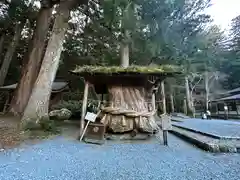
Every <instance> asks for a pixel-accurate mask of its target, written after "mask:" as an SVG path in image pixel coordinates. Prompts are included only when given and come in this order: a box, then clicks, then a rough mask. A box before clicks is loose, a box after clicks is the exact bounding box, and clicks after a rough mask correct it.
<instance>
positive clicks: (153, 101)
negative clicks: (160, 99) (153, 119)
mask: <svg viewBox="0 0 240 180" xmlns="http://www.w3.org/2000/svg"><path fill="white" fill-rule="evenodd" d="M152 108H153V109H152V110H153V111H155V110H156V96H155V93H152Z"/></svg>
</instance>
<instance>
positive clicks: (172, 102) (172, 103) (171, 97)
mask: <svg viewBox="0 0 240 180" xmlns="http://www.w3.org/2000/svg"><path fill="white" fill-rule="evenodd" d="M170 102H171V111H172V113H174V111H175V107H174V98H173V92H172V90H170Z"/></svg>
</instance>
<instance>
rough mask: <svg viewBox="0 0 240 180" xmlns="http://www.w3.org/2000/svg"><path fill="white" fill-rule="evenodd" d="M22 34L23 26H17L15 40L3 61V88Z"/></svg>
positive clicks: (1, 80) (0, 73)
mask: <svg viewBox="0 0 240 180" xmlns="http://www.w3.org/2000/svg"><path fill="white" fill-rule="evenodd" d="M21 32H22V27H21V24H16V26H15V33H14V37H13V40H12V42H11V43H10V45H9V47H8V49H7V52H6V55H5V57H4V59H3V62H2V66H1V69H0V86H3V84H4V81H5V79H6V77H7V73H8V69H9V66H10V64H11V61H12V57H13V55H14V53H15V50H16V47H17V45H18V42H19V40H20V37H21Z"/></svg>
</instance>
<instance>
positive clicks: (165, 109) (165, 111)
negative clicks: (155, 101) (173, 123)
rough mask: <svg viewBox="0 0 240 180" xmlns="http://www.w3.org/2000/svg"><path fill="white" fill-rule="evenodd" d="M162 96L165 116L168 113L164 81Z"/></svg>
mask: <svg viewBox="0 0 240 180" xmlns="http://www.w3.org/2000/svg"><path fill="white" fill-rule="evenodd" d="M161 94H162V106H163V108H162V109H163V114H166V113H167V108H166V95H165V86H164V81H161Z"/></svg>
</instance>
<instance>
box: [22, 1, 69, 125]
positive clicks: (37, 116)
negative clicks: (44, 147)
mask: <svg viewBox="0 0 240 180" xmlns="http://www.w3.org/2000/svg"><path fill="white" fill-rule="evenodd" d="M67 2H71V1H63V2H62V3H60V6H59V9H58V15H57V17H56V19H55V22H54V26H53V31H52V35H51V37H50V39H49V42H48V46H47V49H46V52H45V56H44V58H43V62H42V66H41V69H40V72H39V75H38V78H37V80H36V82H35V84H34V88H33V91H32V94H31V97H30V99H29V102H28V104H27V106H26V108H25V111H24V114H23V117H22V122H23V123H26V122H28V121H32V122H36V123H38V122H39V121H40V120H42V119H48V118H49V117H48V107H49V98H50V94H51V89H52V84H53V81H54V78H55V75H56V72H57V69H58V65H59V62H60V56H61V52H62V50H63V43H64V39H65V32H66V30H67V28H68V19H69V16H70V10H71V9H70V7H69V6H67V4H66V3H67Z"/></svg>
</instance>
